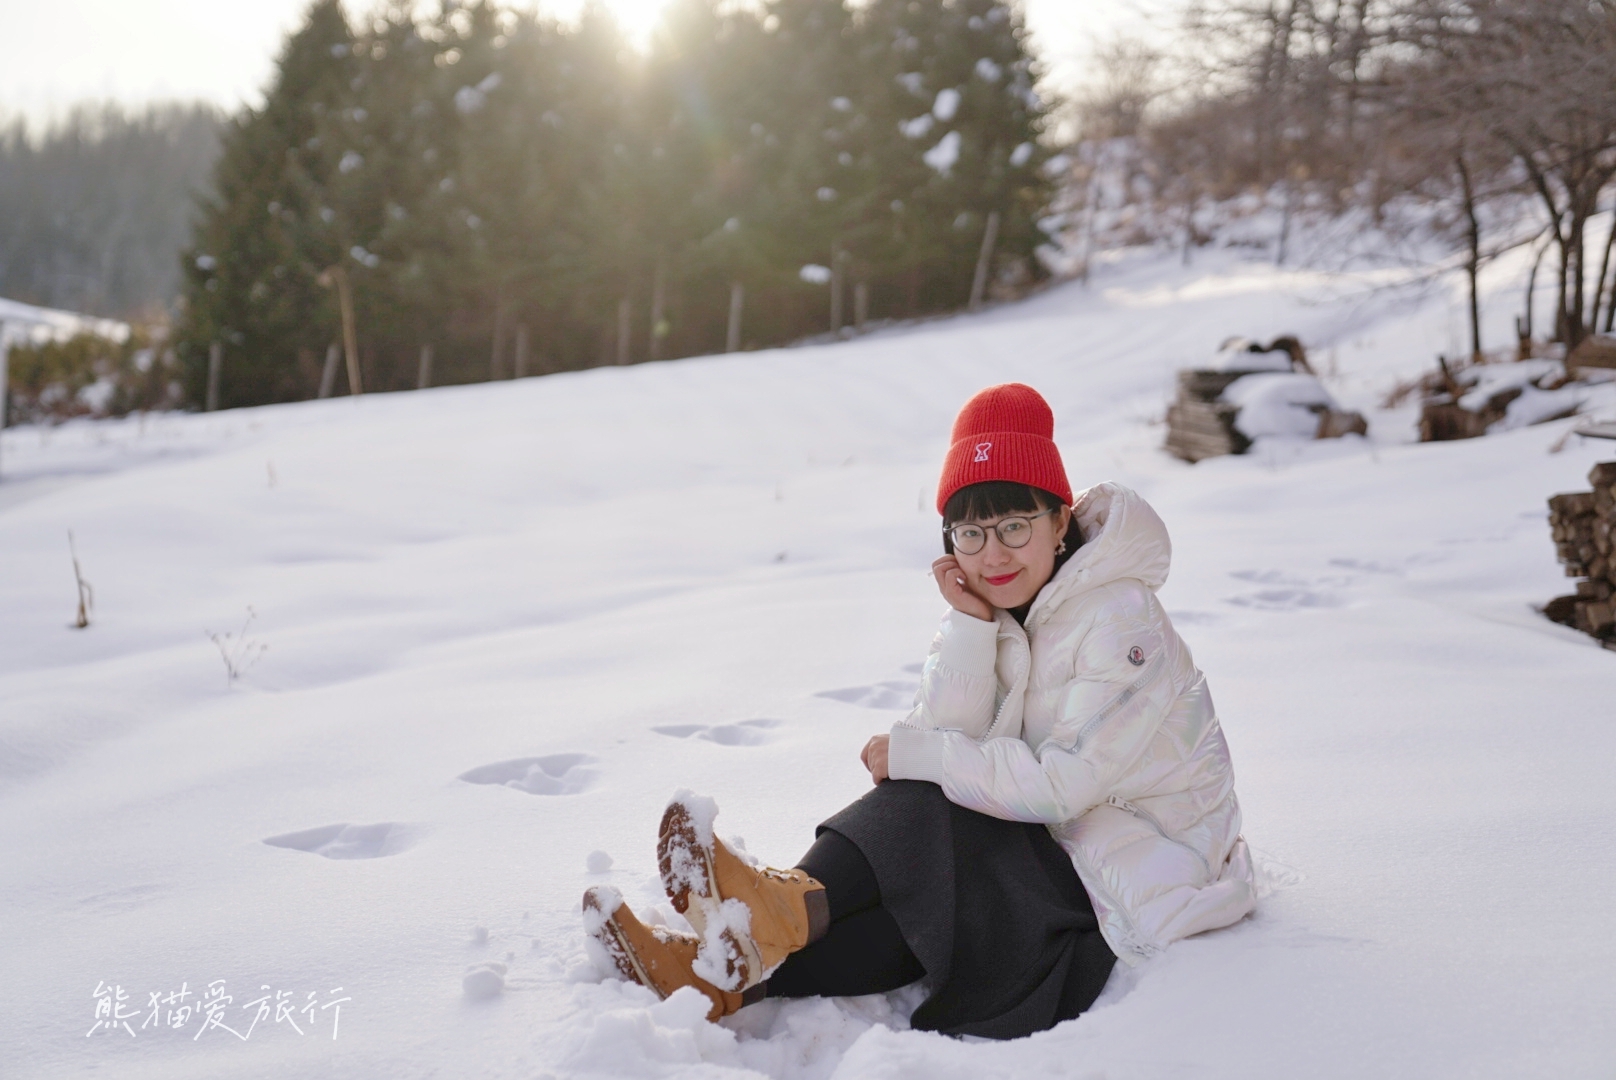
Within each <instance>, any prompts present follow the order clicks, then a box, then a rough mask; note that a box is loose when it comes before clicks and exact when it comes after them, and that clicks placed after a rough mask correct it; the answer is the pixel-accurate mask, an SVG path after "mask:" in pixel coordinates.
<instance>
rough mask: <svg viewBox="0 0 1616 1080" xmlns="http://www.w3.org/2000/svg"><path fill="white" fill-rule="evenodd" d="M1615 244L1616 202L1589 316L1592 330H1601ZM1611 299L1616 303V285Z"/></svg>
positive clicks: (1607, 320)
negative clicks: (1600, 324)
mask: <svg viewBox="0 0 1616 1080" xmlns="http://www.w3.org/2000/svg"><path fill="white" fill-rule="evenodd" d="M1613 246H1616V203H1612V204H1611V215H1610V229H1609V231H1607V232H1606V233H1605V254H1604V257H1602V258H1601V259H1600V260H1599V284H1597V285H1595V286H1594V309H1593V311H1592V312H1591V313H1590V314H1589V316H1588V329H1589V331H1590V332H1598V330H1599V314H1600V312H1601V311H1603V310H1604V305H1605V279H1606V278H1608V277H1610V256H1611V251H1612V248H1613ZM1611 300H1612V302H1613V303H1616V287H1613V288H1612V289H1611ZM1605 321H1606V322H1607V323H1608V322H1609V321H1610V316H1609V315H1607V316H1606V317H1605ZM1606 329H1607V330H1608V329H1609V328H1608V327H1607V328H1606Z"/></svg>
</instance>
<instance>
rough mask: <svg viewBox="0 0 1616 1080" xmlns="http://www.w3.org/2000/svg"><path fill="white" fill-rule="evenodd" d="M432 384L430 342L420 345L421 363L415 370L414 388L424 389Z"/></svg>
mask: <svg viewBox="0 0 1616 1080" xmlns="http://www.w3.org/2000/svg"><path fill="white" fill-rule="evenodd" d="M431 385H432V344H431V342H428V343H427V344H425V345H422V346H421V363H420V366H419V367H417V369H416V372H415V388H416V389H417V390H425V389H426V388H427V387H429V386H431Z"/></svg>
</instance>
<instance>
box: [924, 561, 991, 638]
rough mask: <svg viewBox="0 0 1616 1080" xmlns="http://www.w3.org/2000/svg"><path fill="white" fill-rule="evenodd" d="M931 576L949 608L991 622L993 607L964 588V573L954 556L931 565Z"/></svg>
mask: <svg viewBox="0 0 1616 1080" xmlns="http://www.w3.org/2000/svg"><path fill="white" fill-rule="evenodd" d="M931 576H932V577H934V578H936V579H937V588H938V591H940V592H941V593H942V594H943V599H944V600H947V601H948V606H949V607H951V608H953V609H954V610H955V611H958V612H960V613H962V614H965V615H969V616H970V617H971V618H973V619H981V620H982V621H983V622H992V621H993V605H991V604H989V603H988V602H987V601H986V600H984V599H982V598H981V597H980V596H978V595H976V594H975V593H974V592H972V591H971V590H970V589H969V588H967V587H966V585H965V571H964V570H961V569H960V564H959V560H958V559H956V558H954V556H952V555H944V556H943V557H942V558H940V559H938V560H937V561H936V562H934V563H932V564H931Z"/></svg>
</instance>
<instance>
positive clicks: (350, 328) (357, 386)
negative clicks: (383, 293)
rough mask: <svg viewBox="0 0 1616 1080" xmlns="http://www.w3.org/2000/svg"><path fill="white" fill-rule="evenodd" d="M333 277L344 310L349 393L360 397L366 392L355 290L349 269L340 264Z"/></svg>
mask: <svg viewBox="0 0 1616 1080" xmlns="http://www.w3.org/2000/svg"><path fill="white" fill-rule="evenodd" d="M332 276H333V277H334V278H335V279H336V282H337V303H338V304H339V305H340V306H341V308H342V352H343V355H345V356H346V357H347V358H348V393H350V394H352V395H353V396H354V397H358V396H359V395H360V394H363V393H364V392H365V386H364V383H363V382H362V381H361V379H360V377H359V332H358V330H356V329H355V327H354V309H353V290H352V289H351V288H350V287H349V283H348V268H347V267H346V266H343V265H342V264H341V263H338V264H337V266H336V268H335V272H334V273H333V274H332Z"/></svg>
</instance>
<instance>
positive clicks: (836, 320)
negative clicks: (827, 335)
mask: <svg viewBox="0 0 1616 1080" xmlns="http://www.w3.org/2000/svg"><path fill="white" fill-rule="evenodd" d="M830 332H831V333H833V334H839V333H841V332H842V249H841V247H840V246H836V247H832V248H831V249H830Z"/></svg>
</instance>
